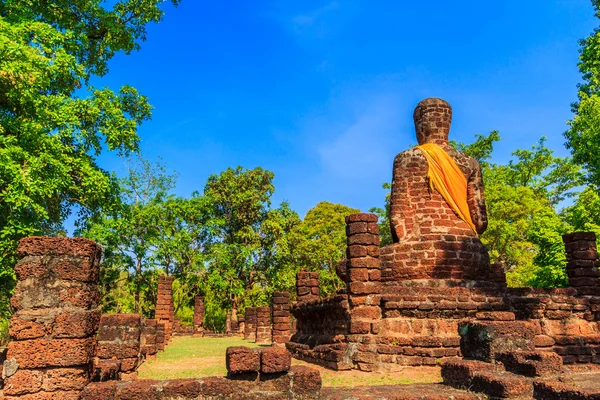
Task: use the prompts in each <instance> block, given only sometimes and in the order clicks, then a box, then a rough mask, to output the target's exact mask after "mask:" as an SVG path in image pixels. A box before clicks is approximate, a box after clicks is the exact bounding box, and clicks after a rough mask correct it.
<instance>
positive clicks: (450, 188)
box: [417, 143, 476, 231]
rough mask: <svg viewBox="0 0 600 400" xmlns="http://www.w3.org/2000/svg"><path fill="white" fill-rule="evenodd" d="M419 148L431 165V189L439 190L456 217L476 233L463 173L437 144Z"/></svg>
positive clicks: (426, 144)
mask: <svg viewBox="0 0 600 400" xmlns="http://www.w3.org/2000/svg"><path fill="white" fill-rule="evenodd" d="M417 148H418V149H419V150H421V152H423V155H424V156H425V158H426V159H427V163H428V164H429V170H428V171H427V178H429V185H430V186H431V188H435V189H437V191H438V192H439V193H440V194H441V195H442V197H443V198H444V199H445V200H446V202H447V203H448V205H449V206H450V207H452V209H453V210H454V212H455V213H456V215H458V217H459V218H460V219H462V220H463V221H465V222H466V223H467V224H468V225H469V226H470V227H471V229H473V231H476V230H475V225H474V224H473V220H472V219H471V213H470V212H469V205H468V203H467V178H466V177H465V175H464V174H463V172H462V171H461V170H460V168H458V165H456V163H455V162H454V160H453V159H452V158H451V157H450V156H449V155H448V153H446V152H445V151H444V149H442V148H441V147H440V146H438V145H437V144H434V143H425V144H422V145H420V146H417Z"/></svg>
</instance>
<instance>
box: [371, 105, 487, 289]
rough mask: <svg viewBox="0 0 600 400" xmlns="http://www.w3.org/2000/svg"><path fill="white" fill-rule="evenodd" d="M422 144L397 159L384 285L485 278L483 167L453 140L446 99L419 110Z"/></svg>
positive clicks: (384, 251) (417, 123) (416, 117)
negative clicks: (453, 143)
mask: <svg viewBox="0 0 600 400" xmlns="http://www.w3.org/2000/svg"><path fill="white" fill-rule="evenodd" d="M413 117H414V122H415V130H416V135H417V141H418V143H419V145H418V146H416V147H414V148H412V149H410V150H406V151H404V152H402V153H400V154H398V155H397V156H396V158H395V159H394V170H393V177H392V190H391V204H390V223H391V230H392V237H393V242H394V243H393V244H392V245H390V246H387V247H385V248H383V249H381V261H382V278H383V279H382V280H383V281H385V282H398V281H407V280H423V279H459V280H485V279H486V276H487V273H488V269H489V255H488V252H487V249H486V248H485V246H484V245H483V244H482V243H481V241H480V240H479V236H478V235H479V234H481V233H483V232H484V231H485V230H486V228H487V213H486V207H485V201H484V195H483V180H482V175H481V168H480V166H479V163H478V162H477V160H475V159H474V158H472V157H469V156H467V155H465V154H463V153H461V152H460V151H458V150H456V149H455V148H453V147H452V146H450V144H449V143H448V134H449V132H450V124H451V122H452V108H451V107H450V105H449V104H448V103H447V102H446V101H444V100H441V99H437V98H429V99H425V100H423V101H421V102H420V103H419V104H418V105H417V107H416V108H415V111H414V116H413Z"/></svg>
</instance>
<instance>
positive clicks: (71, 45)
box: [0, 0, 176, 293]
mask: <svg viewBox="0 0 600 400" xmlns="http://www.w3.org/2000/svg"><path fill="white" fill-rule="evenodd" d="M175 3H176V2H175ZM112 4H113V6H112V7H110V8H109V7H108V6H107V3H106V2H104V1H100V0H82V1H76V2H72V1H63V0H53V1H52V0H51V1H41V2H39V1H22V0H0V171H1V172H2V173H1V174H0V259H1V260H2V261H1V262H0V279H1V282H0V283H1V284H2V286H3V287H2V292H3V293H9V292H10V287H11V286H12V284H13V278H14V277H13V272H12V267H13V265H14V263H15V261H16V260H15V247H16V243H17V241H18V239H20V238H22V237H25V236H29V235H55V234H61V233H62V230H63V228H62V223H63V221H64V220H65V219H66V218H67V217H68V216H69V214H70V213H71V212H72V211H73V210H74V209H76V210H79V212H80V214H81V216H86V215H90V214H93V213H94V212H97V211H98V210H99V209H101V208H102V207H104V206H106V205H107V204H108V205H110V204H112V203H114V202H115V200H116V199H117V198H118V194H117V185H116V181H115V178H114V176H112V175H111V174H109V173H107V172H106V171H103V170H102V169H101V168H99V167H98V165H97V164H96V157H97V156H98V155H99V154H100V153H101V152H102V151H103V150H109V151H117V152H119V153H122V154H127V153H129V152H131V151H136V150H137V148H138V140H139V139H138V136H137V128H138V126H139V124H141V123H142V122H143V121H145V120H147V119H149V118H150V109H151V107H150V105H149V104H148V101H147V99H146V98H145V97H144V96H142V95H140V94H139V93H138V92H137V91H136V90H135V89H134V88H132V87H130V86H123V87H122V88H120V89H119V90H117V91H113V90H111V89H108V88H95V87H93V86H92V85H91V84H90V79H91V77H92V76H94V75H96V76H101V75H104V74H105V73H107V71H108V68H107V63H108V61H109V60H110V59H111V58H112V57H113V56H114V55H115V54H116V53H117V52H120V51H123V52H125V53H129V52H131V51H133V50H136V49H137V48H139V42H140V41H141V40H143V39H144V38H145V26H146V24H147V23H149V22H158V21H159V20H160V19H161V17H162V15H163V12H162V11H161V9H160V8H159V4H160V1H159V0H140V1H135V2H133V1H117V2H114V3H112Z"/></svg>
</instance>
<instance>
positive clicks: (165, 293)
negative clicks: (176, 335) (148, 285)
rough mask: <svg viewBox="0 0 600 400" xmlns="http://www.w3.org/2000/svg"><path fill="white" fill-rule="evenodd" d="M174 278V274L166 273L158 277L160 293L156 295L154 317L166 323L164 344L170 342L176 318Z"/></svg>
mask: <svg viewBox="0 0 600 400" xmlns="http://www.w3.org/2000/svg"><path fill="white" fill-rule="evenodd" d="M173 280H174V278H173V277H172V276H165V275H161V276H160V277H159V278H158V295H157V297H156V311H155V316H154V318H155V319H156V320H157V321H159V322H162V323H163V324H164V327H165V333H164V345H166V344H167V343H169V340H170V339H171V335H172V334H173V322H174V319H175V318H174V313H173ZM163 348H164V346H163Z"/></svg>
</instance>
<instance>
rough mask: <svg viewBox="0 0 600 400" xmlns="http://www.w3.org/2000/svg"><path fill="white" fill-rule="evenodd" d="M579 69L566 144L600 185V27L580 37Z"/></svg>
mask: <svg viewBox="0 0 600 400" xmlns="http://www.w3.org/2000/svg"><path fill="white" fill-rule="evenodd" d="M592 4H593V6H594V10H595V13H596V17H598V18H600V0H592ZM580 46H581V48H580V56H579V64H578V66H579V71H580V72H581V74H582V78H583V82H582V83H581V84H579V85H578V93H577V97H578V101H577V102H576V103H574V104H573V105H572V111H573V113H574V114H575V115H574V117H573V119H572V120H570V121H569V122H568V124H569V129H568V130H567V131H566V132H565V137H566V138H567V143H566V146H567V148H570V149H571V153H572V154H573V159H574V161H575V162H576V163H577V164H580V165H583V166H584V167H585V168H586V170H587V180H588V182H589V183H591V184H593V185H594V186H595V187H598V185H600V153H599V152H598V148H600V62H598V60H600V29H599V28H596V29H594V31H593V32H592V34H591V35H590V36H588V37H587V38H585V39H582V40H581V41H580Z"/></svg>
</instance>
